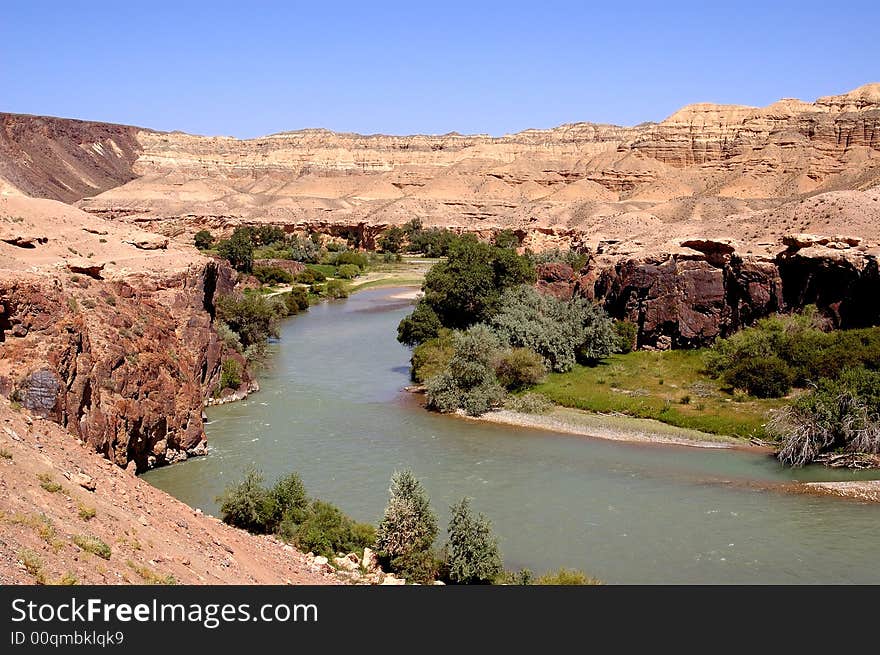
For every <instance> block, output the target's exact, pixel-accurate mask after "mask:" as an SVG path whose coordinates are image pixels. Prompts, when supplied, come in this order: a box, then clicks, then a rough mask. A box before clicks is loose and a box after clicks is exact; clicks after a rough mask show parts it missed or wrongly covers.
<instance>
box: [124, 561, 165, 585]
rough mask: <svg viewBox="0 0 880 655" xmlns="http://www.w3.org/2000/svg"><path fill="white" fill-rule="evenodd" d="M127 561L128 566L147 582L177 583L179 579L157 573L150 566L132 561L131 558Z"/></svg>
mask: <svg viewBox="0 0 880 655" xmlns="http://www.w3.org/2000/svg"><path fill="white" fill-rule="evenodd" d="M125 563H126V565H127V566H128V568H130V569H131V570H132V571H134V572H135V573H137V574H138V575H139V576H140V578H141V580H143V581H144V582H145V583H147V584H164V585H175V584H177V580H175V579H174V576H173V575H162V574H160V573H156V572H155V571H154V570H153V569H151V568H150V567H149V566H144V565H143V564H137V563H136V562H132V561H131V560H126V561H125Z"/></svg>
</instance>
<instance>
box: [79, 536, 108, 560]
mask: <svg viewBox="0 0 880 655" xmlns="http://www.w3.org/2000/svg"><path fill="white" fill-rule="evenodd" d="M73 543H75V544H76V545H77V546H79V547H80V548H82V549H83V550H84V551H86V552H89V553H92V554H94V555H97V556H98V557H100V558H102V559H110V556H111V555H112V551H111V550H110V546H108V545H107V544H106V543H104V542H103V541H101V540H100V539H98V537H94V536H92V535H81V534H78V535H74V537H73Z"/></svg>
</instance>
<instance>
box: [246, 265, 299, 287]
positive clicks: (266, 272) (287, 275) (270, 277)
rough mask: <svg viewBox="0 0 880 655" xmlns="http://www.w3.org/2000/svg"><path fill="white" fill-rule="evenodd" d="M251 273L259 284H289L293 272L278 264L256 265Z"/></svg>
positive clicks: (291, 280)
mask: <svg viewBox="0 0 880 655" xmlns="http://www.w3.org/2000/svg"><path fill="white" fill-rule="evenodd" d="M253 275H254V277H255V278H257V279H258V280H259V281H260V284H290V283H291V282H293V274H292V273H291V272H290V271H287V270H285V269H283V268H281V267H279V266H256V267H254V272H253Z"/></svg>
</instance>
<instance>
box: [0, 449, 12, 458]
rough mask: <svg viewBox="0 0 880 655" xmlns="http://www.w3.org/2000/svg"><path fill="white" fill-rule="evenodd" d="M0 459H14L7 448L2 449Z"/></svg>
mask: <svg viewBox="0 0 880 655" xmlns="http://www.w3.org/2000/svg"><path fill="white" fill-rule="evenodd" d="M0 459H12V453H11V452H9V451H8V450H6V449H5V448H0Z"/></svg>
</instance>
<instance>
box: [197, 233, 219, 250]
mask: <svg viewBox="0 0 880 655" xmlns="http://www.w3.org/2000/svg"><path fill="white" fill-rule="evenodd" d="M193 241H194V242H195V244H196V248H198V249H199V250H207V249H208V248H210V247H211V246H213V245H214V236H213V235H212V234H211V233H210V232H208V230H199V231H198V232H196V234H195V237H193Z"/></svg>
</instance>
